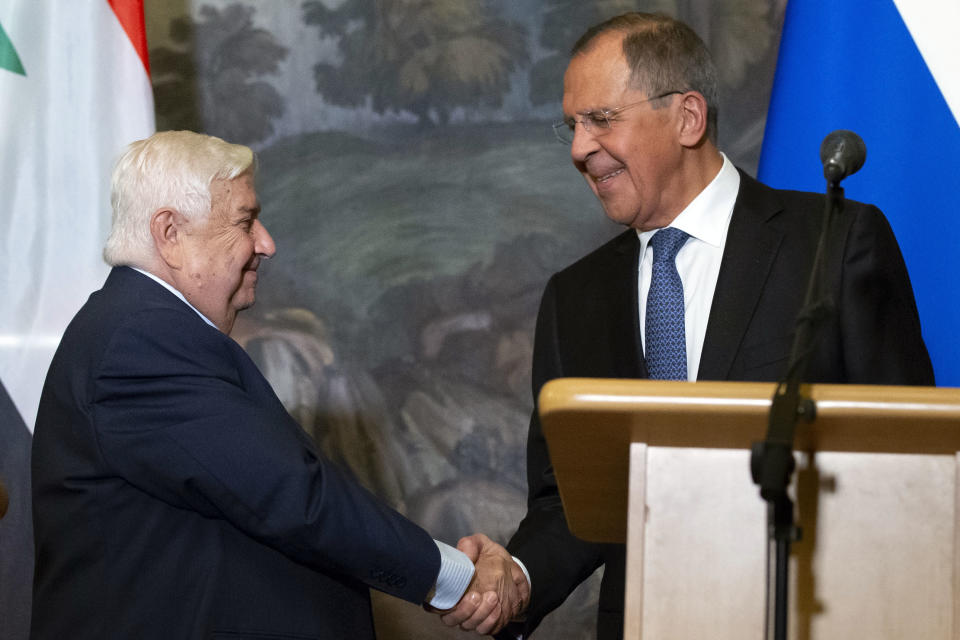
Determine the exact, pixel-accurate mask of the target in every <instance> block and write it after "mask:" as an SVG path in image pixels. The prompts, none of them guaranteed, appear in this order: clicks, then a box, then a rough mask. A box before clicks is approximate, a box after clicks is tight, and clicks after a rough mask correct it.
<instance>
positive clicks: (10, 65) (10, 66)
mask: <svg viewBox="0 0 960 640" xmlns="http://www.w3.org/2000/svg"><path fill="white" fill-rule="evenodd" d="M0 69H6V70H7V71H13V72H14V73H19V74H20V75H22V76H25V75H27V72H26V71H24V70H23V65H22V64H21V63H20V56H18V55H17V50H16V49H14V48H13V43H12V42H10V38H8V37H7V32H6V31H4V30H3V25H0Z"/></svg>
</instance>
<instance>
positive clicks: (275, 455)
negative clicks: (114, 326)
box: [90, 309, 440, 602]
mask: <svg viewBox="0 0 960 640" xmlns="http://www.w3.org/2000/svg"><path fill="white" fill-rule="evenodd" d="M198 322H199V318H196V317H191V315H190V314H189V313H185V312H180V311H179V310H171V309H165V310H159V311H158V310H152V311H149V312H141V313H137V314H134V315H133V317H131V318H130V319H129V320H128V321H127V322H126V323H125V325H124V326H122V327H121V328H120V329H119V330H117V331H116V333H115V335H114V336H113V337H112V339H111V341H110V346H109V348H108V349H107V351H106V353H105V355H104V357H103V360H102V362H101V363H100V365H99V366H98V367H97V372H96V375H95V376H94V378H93V382H92V387H93V388H92V389H91V390H90V397H91V404H90V407H91V408H90V410H91V412H92V414H93V415H92V419H93V422H94V424H95V425H96V432H97V438H98V444H99V447H100V450H101V454H102V456H103V458H104V460H105V461H106V462H107V464H108V465H109V466H110V467H111V468H112V469H113V470H114V471H115V473H116V474H117V475H118V476H119V477H122V478H124V479H125V480H126V481H127V482H129V483H130V484H132V485H134V486H136V487H138V488H139V489H140V490H142V491H144V492H146V493H147V494H150V495H152V496H153V497H154V498H156V499H158V500H163V501H165V502H167V503H168V504H170V505H173V506H175V507H178V508H183V509H188V510H192V511H196V512H199V513H200V514H202V515H203V516H205V517H208V518H217V519H223V520H226V521H229V522H230V523H231V524H232V525H233V526H235V527H236V528H237V529H240V530H241V531H243V532H244V533H245V534H247V535H249V536H250V537H252V538H255V539H257V540H258V541H260V542H262V543H263V544H266V545H269V546H271V547H273V548H275V549H277V550H278V551H280V552H281V553H283V554H285V555H287V556H288V557H290V558H291V559H293V560H295V561H297V562H299V563H301V564H304V565H306V566H310V567H313V568H315V569H317V570H320V571H323V572H333V573H336V574H342V575H345V576H349V577H352V578H354V579H356V580H359V581H361V582H364V583H366V584H368V585H369V586H371V587H373V588H376V589H379V590H381V591H385V592H387V593H390V594H392V595H395V596H397V597H400V598H403V599H406V600H409V601H411V602H422V601H423V599H424V596H425V595H426V594H427V592H428V590H429V589H430V588H431V587H432V586H433V584H434V582H435V580H436V578H437V573H438V571H439V568H440V554H439V551H438V549H437V547H436V544H435V543H434V542H433V540H432V539H431V538H430V536H429V535H428V534H427V533H426V532H425V531H423V530H422V529H421V528H420V527H418V526H417V525H415V524H414V523H412V522H410V521H408V520H407V519H406V518H404V517H403V516H401V515H400V514H398V513H396V512H395V511H393V510H392V509H390V508H389V507H387V506H386V505H385V504H383V503H382V502H380V501H379V500H378V499H376V498H375V497H374V496H373V495H371V494H369V493H368V492H366V491H365V490H364V489H363V488H361V487H360V486H359V485H358V484H357V483H356V482H354V481H353V480H352V479H351V478H349V477H347V476H346V475H345V474H344V473H343V472H342V471H341V470H339V469H338V468H337V467H336V466H335V465H333V464H331V463H330V462H329V461H327V460H326V459H324V458H323V457H322V456H320V455H318V454H317V453H316V451H315V449H314V447H313V446H312V443H311V442H310V441H309V438H308V437H307V436H306V435H305V434H304V433H303V432H302V431H301V429H300V428H299V426H298V425H297V424H296V422H295V421H294V420H293V419H292V418H291V417H290V416H289V414H288V413H287V412H286V410H285V409H284V408H283V406H282V404H281V403H280V401H279V400H278V399H277V398H276V396H275V395H274V394H273V392H272V391H271V390H270V388H269V385H268V383H267V382H266V380H265V379H264V378H263V377H262V376H261V375H260V374H259V372H258V371H257V369H256V367H255V365H253V363H252V361H250V360H249V359H248V358H247V357H246V354H245V353H244V352H243V350H242V349H241V348H240V347H239V346H238V345H236V343H234V342H233V341H232V340H231V339H230V338H228V337H227V336H224V335H223V334H221V333H220V332H218V331H216V330H213V329H212V328H208V327H207V326H206V325H203V326H200V327H198V324H197V323H198Z"/></svg>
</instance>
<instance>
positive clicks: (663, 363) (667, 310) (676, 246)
mask: <svg viewBox="0 0 960 640" xmlns="http://www.w3.org/2000/svg"><path fill="white" fill-rule="evenodd" d="M689 237H690V236H689V235H687V234H686V233H685V232H683V231H680V229H674V228H673V227H667V228H665V229H661V230H660V231H657V232H656V233H655V234H653V237H652V238H650V247H651V248H652V249H653V270H652V272H651V274H650V291H649V293H648V294H647V316H646V324H645V327H644V328H645V334H646V335H645V344H644V346H645V347H646V349H645V352H646V353H645V354H644V356H645V359H646V361H647V371H648V372H649V373H650V377H651V378H653V379H655V380H686V379H687V335H686V331H684V321H683V283H682V282H681V281H680V273H679V272H677V264H676V262H675V259H676V257H677V252H678V251H680V247H682V246H683V243H684V242H686V241H687V238H689Z"/></svg>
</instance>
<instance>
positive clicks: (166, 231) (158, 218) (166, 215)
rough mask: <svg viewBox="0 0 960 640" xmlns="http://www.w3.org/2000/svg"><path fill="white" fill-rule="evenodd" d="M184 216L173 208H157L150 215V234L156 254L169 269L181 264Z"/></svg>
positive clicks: (177, 267)
mask: <svg viewBox="0 0 960 640" xmlns="http://www.w3.org/2000/svg"><path fill="white" fill-rule="evenodd" d="M185 223H186V218H184V217H183V215H181V214H180V212H179V211H176V210H174V209H157V210H156V211H154V212H153V215H152V216H150V235H151V236H153V245H154V246H155V247H156V249H157V255H159V256H160V258H161V259H162V260H163V261H164V262H165V263H166V264H167V266H168V267H170V268H171V269H179V268H180V267H181V266H183V257H182V252H183V239H184V235H183V230H184V225H185Z"/></svg>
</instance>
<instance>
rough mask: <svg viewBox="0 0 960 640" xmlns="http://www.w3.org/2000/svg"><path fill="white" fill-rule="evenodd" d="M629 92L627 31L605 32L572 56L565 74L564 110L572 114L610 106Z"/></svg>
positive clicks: (614, 104)
mask: <svg viewBox="0 0 960 640" xmlns="http://www.w3.org/2000/svg"><path fill="white" fill-rule="evenodd" d="M629 91H630V68H629V67H628V66H627V59H626V56H625V55H624V53H623V33H620V32H608V33H602V34H600V35H598V36H597V37H596V38H594V39H593V40H591V41H590V45H589V46H588V47H587V48H586V49H584V50H583V51H581V52H579V53H577V54H575V55H574V56H573V57H572V58H571V59H570V64H569V65H567V71H566V73H565V74H564V77H563V111H564V113H565V114H567V115H570V114H572V113H582V112H584V111H593V110H597V109H603V108H610V107H612V106H616V104H618V103H619V101H620V100H621V99H622V98H623V97H624V96H625V95H626V94H627V93H628V92H629Z"/></svg>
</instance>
